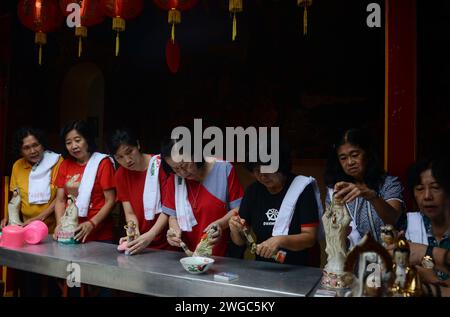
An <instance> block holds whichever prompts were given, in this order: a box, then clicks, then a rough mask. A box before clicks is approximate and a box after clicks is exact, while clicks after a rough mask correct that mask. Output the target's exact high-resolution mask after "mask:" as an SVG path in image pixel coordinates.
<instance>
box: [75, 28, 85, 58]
mask: <svg viewBox="0 0 450 317" xmlns="http://www.w3.org/2000/svg"><path fill="white" fill-rule="evenodd" d="M75 36H76V37H78V57H80V56H81V52H82V51H83V38H87V27H85V26H77V27H76V28H75Z"/></svg>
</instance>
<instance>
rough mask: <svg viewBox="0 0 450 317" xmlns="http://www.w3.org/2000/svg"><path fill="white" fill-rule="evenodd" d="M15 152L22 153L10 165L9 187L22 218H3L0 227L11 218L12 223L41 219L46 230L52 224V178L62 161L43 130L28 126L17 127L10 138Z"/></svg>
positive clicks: (53, 197)
mask: <svg viewBox="0 0 450 317" xmlns="http://www.w3.org/2000/svg"><path fill="white" fill-rule="evenodd" d="M13 147H14V150H15V152H16V154H18V155H20V156H22V157H21V158H20V159H18V160H17V161H16V162H15V163H14V165H13V168H12V173H11V181H10V184H9V189H10V191H11V192H12V193H13V196H16V195H19V196H20V205H19V209H20V215H21V218H22V219H20V220H19V219H8V217H5V218H3V220H2V221H1V226H2V227H4V226H5V225H7V224H8V222H9V223H12V220H14V222H16V223H15V224H21V223H17V222H19V221H20V222H22V221H23V225H27V224H29V223H30V222H31V221H33V220H41V221H44V222H45V223H46V224H47V226H48V228H49V232H53V230H54V228H55V215H54V211H55V196H56V186H55V179H56V175H57V173H58V169H59V166H60V164H61V162H62V161H63V159H62V157H61V156H60V155H59V154H56V153H54V152H51V151H49V150H48V149H47V141H46V137H45V134H44V132H43V131H41V130H39V129H36V128H32V127H21V128H19V129H18V130H17V132H16V133H15V136H14V140H13Z"/></svg>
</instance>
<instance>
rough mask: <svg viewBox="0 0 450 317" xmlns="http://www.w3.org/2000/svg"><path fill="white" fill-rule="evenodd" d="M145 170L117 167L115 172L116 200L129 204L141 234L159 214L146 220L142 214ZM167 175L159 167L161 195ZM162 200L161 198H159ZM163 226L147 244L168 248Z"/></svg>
mask: <svg viewBox="0 0 450 317" xmlns="http://www.w3.org/2000/svg"><path fill="white" fill-rule="evenodd" d="M146 175H147V170H145V171H142V172H141V171H130V170H128V169H126V168H124V167H122V166H121V167H119V169H118V170H117V172H116V175H115V179H116V186H117V200H118V201H121V202H124V201H127V202H129V203H130V204H131V207H132V208H133V211H134V214H135V215H136V218H137V220H138V222H139V232H140V233H141V234H143V233H145V232H147V231H149V230H150V229H151V228H152V227H153V225H154V224H155V223H156V221H157V220H158V216H159V215H155V218H154V219H153V220H146V219H145V216H144V201H143V196H144V187H145V177H146ZM167 178H168V175H167V174H166V173H165V172H164V170H163V169H162V168H161V166H160V167H159V175H158V179H159V187H160V191H161V197H164V194H165V185H166V181H167ZM161 200H162V199H161ZM167 229H168V227H167V228H165V229H164V230H163V231H162V232H161V233H160V234H159V235H158V236H157V237H155V239H154V240H153V241H152V243H150V245H149V246H148V247H149V248H154V249H169V248H170V245H169V244H168V243H167V239H166V232H167Z"/></svg>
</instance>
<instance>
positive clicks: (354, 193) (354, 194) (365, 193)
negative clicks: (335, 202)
mask: <svg viewBox="0 0 450 317" xmlns="http://www.w3.org/2000/svg"><path fill="white" fill-rule="evenodd" d="M334 193H335V194H334V197H336V198H339V199H341V200H342V202H343V203H349V202H351V201H353V200H355V199H356V198H358V197H362V198H364V199H365V200H368V201H371V200H373V199H375V198H377V193H376V192H375V191H374V190H373V189H370V188H369V187H367V185H366V184H353V183H348V182H339V183H336V185H334Z"/></svg>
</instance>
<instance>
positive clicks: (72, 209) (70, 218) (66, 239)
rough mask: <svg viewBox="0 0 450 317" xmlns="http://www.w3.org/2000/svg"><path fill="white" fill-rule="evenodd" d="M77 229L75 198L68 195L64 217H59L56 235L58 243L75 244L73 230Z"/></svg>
mask: <svg viewBox="0 0 450 317" xmlns="http://www.w3.org/2000/svg"><path fill="white" fill-rule="evenodd" d="M77 227H78V207H77V205H76V204H75V198H74V197H73V196H72V195H69V196H68V198H67V207H66V211H65V212H64V215H63V216H62V217H61V220H60V223H59V229H58V233H57V237H58V242H61V243H66V244H70V243H76V241H75V239H74V236H75V229H76V228H77Z"/></svg>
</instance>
